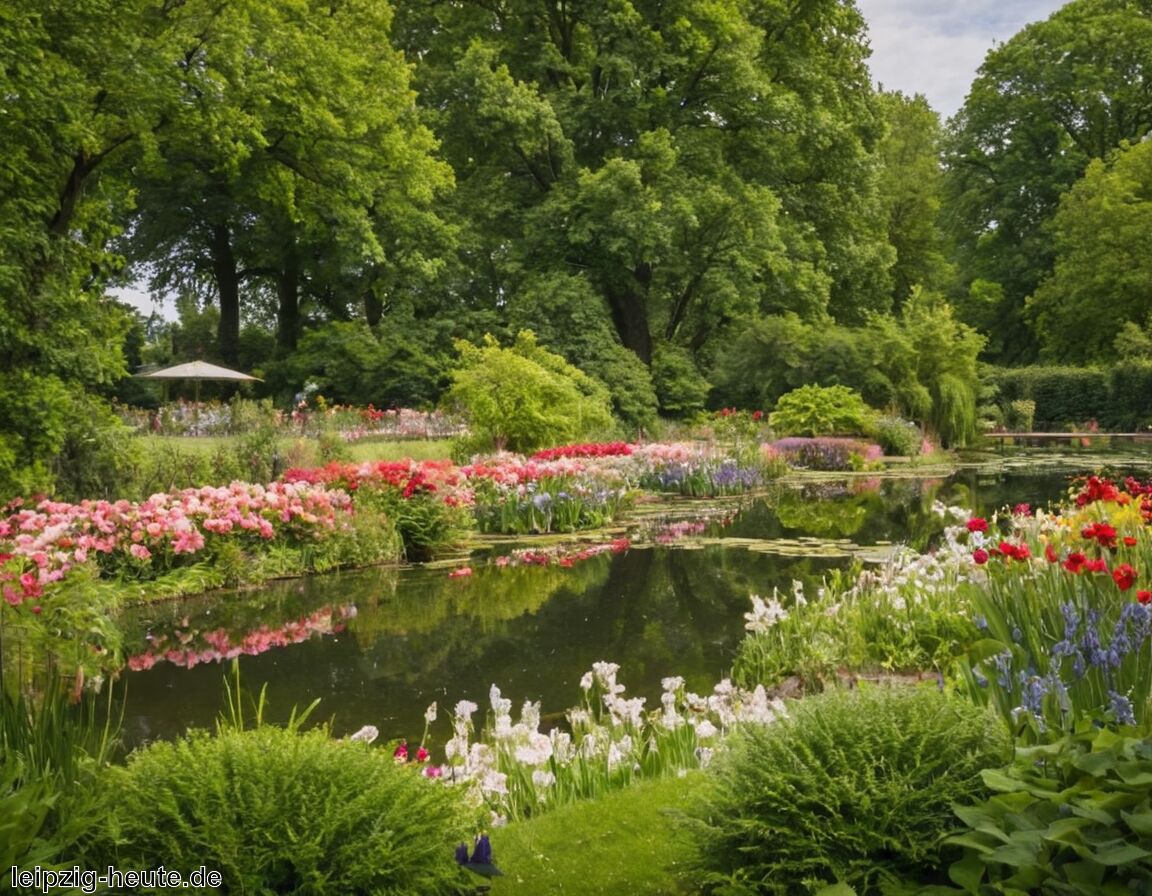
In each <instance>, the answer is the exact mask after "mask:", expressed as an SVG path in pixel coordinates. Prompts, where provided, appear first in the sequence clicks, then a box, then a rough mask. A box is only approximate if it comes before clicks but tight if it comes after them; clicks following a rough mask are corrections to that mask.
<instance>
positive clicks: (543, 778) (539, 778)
mask: <svg viewBox="0 0 1152 896" xmlns="http://www.w3.org/2000/svg"><path fill="white" fill-rule="evenodd" d="M555 783H556V776H555V775H554V774H552V772H546V771H542V770H540V769H537V770H536V771H534V772H532V784H533V785H534V786H536V787H540V788H543V787H551V786H552V785H553V784H555Z"/></svg>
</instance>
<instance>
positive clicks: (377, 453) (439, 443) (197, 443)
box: [140, 435, 452, 462]
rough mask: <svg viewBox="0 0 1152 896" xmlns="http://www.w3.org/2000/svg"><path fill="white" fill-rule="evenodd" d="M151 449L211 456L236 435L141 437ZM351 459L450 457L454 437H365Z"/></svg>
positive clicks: (284, 444)
mask: <svg viewBox="0 0 1152 896" xmlns="http://www.w3.org/2000/svg"><path fill="white" fill-rule="evenodd" d="M140 438H141V439H144V440H145V443H146V444H147V446H148V448H149V449H159V448H170V449H171V448H176V449H179V450H181V451H186V452H188V453H192V454H200V455H204V456H208V455H212V454H214V453H216V451H218V450H219V449H221V448H227V447H228V446H230V445H232V444H234V443H235V442H236V441H237V438H236V437H235V436H195V437H188V436H156V435H147V436H140ZM296 441H298V440H297V439H295V438H282V439H280V441H279V446H280V453H281V455H284V456H288V455H289V452H290V451H291V449H292V446H293V444H294V443H295V442H296ZM348 448H349V451H350V453H351V460H353V461H356V462H360V461H366V460H402V459H404V458H406V457H410V458H412V459H413V460H450V459H451V453H452V440H451V439H391V440H385V439H381V440H378V441H377V440H375V439H363V440H361V441H358V442H353V443H351V444H350V445H349V446H348Z"/></svg>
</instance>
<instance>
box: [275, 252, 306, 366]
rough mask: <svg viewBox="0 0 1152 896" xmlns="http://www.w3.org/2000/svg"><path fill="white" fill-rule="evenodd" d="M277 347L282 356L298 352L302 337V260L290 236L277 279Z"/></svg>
mask: <svg viewBox="0 0 1152 896" xmlns="http://www.w3.org/2000/svg"><path fill="white" fill-rule="evenodd" d="M276 296H277V298H278V299H279V306H278V308H277V311H276V345H277V346H278V347H279V349H280V351H281V354H285V355H286V354H289V353H291V352H294V351H295V350H296V340H297V339H298V338H299V336H300V258H299V255H298V254H297V252H296V237H295V235H292V234H290V235H289V237H288V239H287V241H286V242H285V245H284V254H283V257H282V259H281V262H280V272H279V274H278V275H277V277H276Z"/></svg>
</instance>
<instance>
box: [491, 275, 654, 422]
mask: <svg viewBox="0 0 1152 896" xmlns="http://www.w3.org/2000/svg"><path fill="white" fill-rule="evenodd" d="M508 317H509V321H508V322H509V328H510V330H511V331H512V332H517V331H519V330H531V331H532V332H534V333H535V334H536V337H537V339H538V341H539V342H540V344H541V345H542V346H543V347H544V348H547V349H548V350H549V351H553V352H556V353H557V354H560V355H563V356H564V358H565V359H566V360H567V361H568V363H569V364H572V365H573V366H574V367H579V368H580V369H581V370H583V371H584V372H585V373H587V374H589V375H590V376H594V377H595V378H596V379H598V380H600V382H602V383H604V384H605V385H606V386H607V387H608V391H609V392H610V393H611V395H612V412H613V413H614V414H615V415H616V417H617V418H618V419H619V420H620V421H621V422H622V423H623V424H624V425H625V426H626V427H628V429H629V430H630V431H635V430H637V429H642V430H648V429H650V428H651V427H652V425H653V424H654V423H655V422H656V410H657V405H658V402H657V399H656V391H655V389H654V388H653V385H652V373H651V372H650V371H649V369H648V367H647V366H646V365H645V364H644V362H643V361H641V360H640V358H639V357H638V356H637V355H636V353H635V352H633V351H630V350H628V349H626V348H625V347H624V346H623V345H621V343H620V338H619V336H618V335H617V334H616V331H615V330H614V329H613V327H612V323H611V321H610V320H609V318H608V315H607V314H606V313H605V311H604V308H603V302H602V301H601V299H600V297H599V296H597V295H596V293H595V291H594V290H593V289H592V288H591V286H590V285H589V283H588V281H587V280H586V279H584V278H582V277H576V276H572V275H569V274H561V273H552V274H550V275H547V276H543V275H541V276H534V277H530V278H528V280H527V281H526V282H525V284H524V285H523V287H522V288H521V291H520V292H519V294H518V295H517V296H515V297H514V298H513V300H512V301H511V302H510V307H509V315H508Z"/></svg>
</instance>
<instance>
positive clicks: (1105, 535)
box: [1080, 523, 1116, 548]
mask: <svg viewBox="0 0 1152 896" xmlns="http://www.w3.org/2000/svg"><path fill="white" fill-rule="evenodd" d="M1080 534H1081V535H1083V536H1084V537H1085V538H1087V539H1088V540H1089V541H1097V542H1099V543H1100V546H1101V547H1105V548H1114V547H1116V530H1115V529H1114V528H1113V527H1112V526H1109V525H1108V524H1107V523H1093V524H1092V525H1091V526H1085V527H1084V528H1083V529H1081V530H1080Z"/></svg>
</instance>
